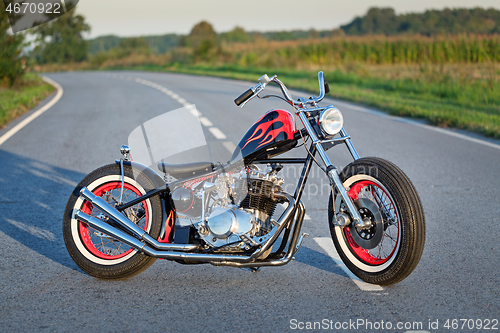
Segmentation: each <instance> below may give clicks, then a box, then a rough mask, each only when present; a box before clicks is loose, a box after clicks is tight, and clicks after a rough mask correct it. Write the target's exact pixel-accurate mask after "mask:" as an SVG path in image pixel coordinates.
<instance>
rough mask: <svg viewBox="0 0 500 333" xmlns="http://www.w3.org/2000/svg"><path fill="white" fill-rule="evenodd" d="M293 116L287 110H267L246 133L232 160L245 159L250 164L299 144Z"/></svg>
mask: <svg viewBox="0 0 500 333" xmlns="http://www.w3.org/2000/svg"><path fill="white" fill-rule="evenodd" d="M295 132H296V130H295V125H294V123H293V116H292V114H291V113H290V112H288V111H285V110H272V111H269V112H267V113H266V114H265V115H264V116H263V117H262V118H260V119H259V120H258V121H257V122H256V123H255V124H254V125H253V126H252V127H250V129H249V130H248V131H247V132H246V133H245V135H244V136H243V138H242V139H241V140H240V142H239V143H238V146H237V147H236V149H235V150H234V152H233V155H232V156H231V160H230V162H231V163H233V162H236V161H239V160H241V159H242V158H243V159H244V162H245V164H249V163H251V162H252V161H254V160H257V159H267V158H271V157H273V156H276V155H279V154H282V153H284V152H286V151H288V150H290V149H292V148H293V147H295V146H296V145H297V140H295V139H294V136H295Z"/></svg>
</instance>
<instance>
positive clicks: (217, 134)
mask: <svg viewBox="0 0 500 333" xmlns="http://www.w3.org/2000/svg"><path fill="white" fill-rule="evenodd" d="M208 130H209V131H210V133H212V134H213V135H214V136H215V138H216V139H219V140H224V139H226V135H225V134H224V133H222V132H221V131H220V129H218V128H217V127H210V128H209V129H208Z"/></svg>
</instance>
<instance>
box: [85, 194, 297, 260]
mask: <svg viewBox="0 0 500 333" xmlns="http://www.w3.org/2000/svg"><path fill="white" fill-rule="evenodd" d="M80 195H81V196H82V197H83V198H85V199H86V200H88V201H90V202H91V203H92V205H93V206H95V207H96V208H97V209H99V210H100V211H102V212H103V213H105V214H106V215H108V216H109V217H110V218H112V219H113V220H114V221H116V222H117V223H119V224H120V226H122V227H123V228H125V230H126V231H128V232H130V234H129V233H128V232H126V231H124V230H120V229H118V228H116V227H114V226H112V225H110V224H108V223H107V222H105V221H102V220H100V219H98V218H96V217H93V216H89V215H88V214H86V213H84V212H82V211H80V210H77V211H76V212H75V218H76V219H77V220H80V221H82V222H84V223H87V224H88V225H89V226H91V227H92V228H94V229H96V230H98V231H100V232H102V233H105V234H107V235H109V236H111V237H113V238H116V239H117V240H119V241H121V242H123V243H125V244H127V245H129V246H131V247H133V248H135V249H137V250H139V251H141V252H143V253H145V254H146V255H149V256H151V257H155V258H162V259H169V260H189V261H201V262H210V263H212V264H217V263H221V264H222V265H227V264H230V263H249V264H251V263H253V262H256V261H257V262H256V263H255V264H257V263H258V262H262V261H258V260H257V258H258V257H259V254H260V253H263V251H262V249H267V248H268V247H269V246H272V244H273V242H274V240H275V239H276V238H277V237H278V236H279V234H280V233H281V231H282V230H283V228H284V227H285V226H286V225H287V224H288V222H289V219H290V218H293V216H292V212H294V211H295V209H294V205H295V200H294V199H293V197H291V196H290V195H288V194H285V193H280V195H281V196H282V198H284V199H286V200H288V202H289V205H288V207H287V208H286V210H285V212H284V213H283V214H282V215H281V216H280V218H279V220H278V225H279V226H278V227H277V228H276V229H277V230H275V232H274V234H273V236H272V237H271V238H270V239H268V240H267V241H266V242H265V243H264V244H263V245H262V247H261V248H260V249H257V250H256V251H255V252H254V253H252V255H250V256H244V255H226V254H204V253H184V251H185V252H187V251H193V250H198V249H200V247H201V246H200V245H198V244H166V243H160V242H158V241H157V240H155V239H154V238H152V237H151V236H150V235H149V234H148V233H147V232H146V231H145V230H143V229H141V228H140V227H139V226H137V225H136V224H134V223H133V222H132V221H130V220H129V219H127V218H126V217H125V216H124V215H122V214H121V213H120V212H119V211H118V210H117V209H116V208H114V207H113V206H111V205H110V204H109V203H108V202H106V201H105V200H104V199H103V198H101V197H98V196H96V195H94V194H93V193H92V192H91V191H89V190H88V189H87V188H86V187H84V188H82V189H81V191H80ZM303 210H304V208H303V205H302V203H300V205H299V208H298V211H299V214H298V218H297V222H299V221H300V222H299V223H296V227H295V230H297V229H299V230H300V226H301V225H302V219H303V216H304V214H303ZM301 212H302V214H301ZM297 227H299V228H297ZM297 233H298V232H297V231H295V232H294V236H297V235H296V234H297ZM292 241H294V242H293V246H292V244H291V247H292V248H293V249H295V247H296V244H297V237H293V238H292ZM301 241H302V239H300V242H299V243H301ZM297 250H298V248H297ZM174 251H183V252H174ZM295 252H296V251H293V250H291V251H290V253H289V255H287V258H284V259H285V260H283V259H281V260H277V262H276V263H275V262H274V261H272V262H270V261H268V262H266V263H267V264H264V265H266V266H268V265H284V264H286V263H288V262H289V261H290V260H291V259H292V256H293V254H295ZM278 261H279V262H280V263H278ZM263 263H264V262H263ZM255 264H254V266H255Z"/></svg>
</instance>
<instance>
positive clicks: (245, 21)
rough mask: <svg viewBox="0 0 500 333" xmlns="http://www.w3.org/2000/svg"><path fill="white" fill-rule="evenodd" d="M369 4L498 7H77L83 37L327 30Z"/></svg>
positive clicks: (354, 0)
mask: <svg viewBox="0 0 500 333" xmlns="http://www.w3.org/2000/svg"><path fill="white" fill-rule="evenodd" d="M375 6H376V7H392V8H394V9H395V10H396V13H397V14H401V13H409V12H423V11H425V10H427V9H443V8H445V7H448V8H464V7H465V8H473V7H478V6H479V7H483V8H495V9H499V10H500V0H419V1H404V0H403V1H402V0H377V1H374V0H348V1H345V0H343V1H339V0H300V1H299V0H245V1H243V0H184V1H170V0H142V1H137V0H105V1H103V0H80V2H79V3H78V5H77V12H78V13H79V14H82V15H84V16H85V17H86V19H87V22H88V23H89V24H90V26H91V27H92V31H91V33H90V35H89V36H88V38H94V37H97V36H102V35H110V34H112V35H117V36H141V35H161V34H167V33H179V34H187V33H189V31H190V30H191V28H192V27H193V26H194V25H195V24H196V23H198V22H200V21H202V20H206V21H208V22H210V23H211V24H212V25H213V27H214V29H215V30H216V31H217V32H224V31H229V30H231V29H233V28H234V27H235V26H241V27H243V28H244V29H245V30H247V31H276V30H293V29H305V30H306V29H310V28H314V29H316V30H331V29H334V28H338V27H339V26H340V25H342V24H346V23H349V22H350V21H352V19H353V18H354V17H356V16H362V15H364V14H365V13H366V12H367V10H368V8H370V7H375Z"/></svg>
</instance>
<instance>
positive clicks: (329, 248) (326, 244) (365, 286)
mask: <svg viewBox="0 0 500 333" xmlns="http://www.w3.org/2000/svg"><path fill="white" fill-rule="evenodd" d="M314 240H315V241H316V243H318V245H319V246H320V247H321V248H322V249H323V250H324V251H325V252H326V253H327V254H328V255H329V256H330V257H331V258H332V259H333V261H334V262H335V263H336V264H337V265H338V266H339V267H340V268H342V270H343V271H344V272H345V273H346V274H347V276H349V277H350V278H351V280H353V281H354V283H355V284H356V285H357V286H358V287H359V289H361V290H363V291H381V290H384V288H382V287H381V286H379V285H377V284H370V283H366V282H365V281H361V280H360V279H359V278H358V277H357V276H356V275H354V274H353V273H352V272H351V271H350V270H349V268H347V267H346V265H344V263H343V262H342V259H340V257H339V255H338V253H337V251H336V250H335V247H334V246H333V241H332V239H331V238H329V237H316V238H314Z"/></svg>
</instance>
